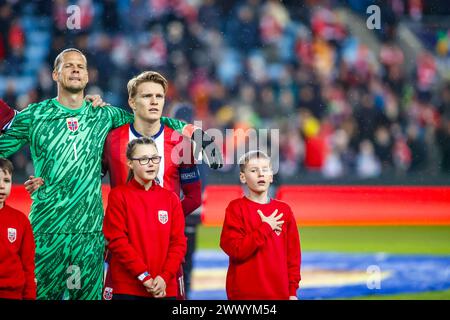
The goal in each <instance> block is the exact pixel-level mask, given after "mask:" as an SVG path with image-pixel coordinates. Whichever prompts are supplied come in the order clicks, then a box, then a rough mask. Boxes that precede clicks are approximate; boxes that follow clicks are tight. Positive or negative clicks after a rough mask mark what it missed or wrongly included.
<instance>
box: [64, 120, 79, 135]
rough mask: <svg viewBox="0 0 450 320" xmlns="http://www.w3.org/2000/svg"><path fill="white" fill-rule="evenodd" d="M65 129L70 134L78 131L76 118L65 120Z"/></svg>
mask: <svg viewBox="0 0 450 320" xmlns="http://www.w3.org/2000/svg"><path fill="white" fill-rule="evenodd" d="M66 124H67V129H69V131H71V132H77V130H78V119H77V118H67V119H66Z"/></svg>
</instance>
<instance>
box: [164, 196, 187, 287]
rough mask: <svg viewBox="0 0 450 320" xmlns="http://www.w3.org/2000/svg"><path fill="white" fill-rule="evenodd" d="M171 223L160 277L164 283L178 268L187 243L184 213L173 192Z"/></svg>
mask: <svg viewBox="0 0 450 320" xmlns="http://www.w3.org/2000/svg"><path fill="white" fill-rule="evenodd" d="M172 203H173V207H172V208H173V209H172V210H173V211H172V220H173V221H172V225H171V228H170V243H169V250H168V252H167V258H166V261H165V263H164V266H163V268H162V270H163V271H162V273H161V277H162V278H163V279H164V281H165V282H166V283H168V282H169V280H170V279H172V278H173V277H174V276H175V275H176V273H177V271H178V270H179V268H180V264H181V263H182V261H183V259H184V256H185V255H186V250H187V243H186V236H185V235H184V214H183V209H182V208H181V202H180V199H179V198H178V197H177V196H176V195H175V194H173V199H172Z"/></svg>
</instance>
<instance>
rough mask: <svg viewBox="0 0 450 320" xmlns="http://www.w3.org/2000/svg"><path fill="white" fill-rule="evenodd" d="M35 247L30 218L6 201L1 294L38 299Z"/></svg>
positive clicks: (0, 243)
mask: <svg viewBox="0 0 450 320" xmlns="http://www.w3.org/2000/svg"><path fill="white" fill-rule="evenodd" d="M34 251H35V244H34V237H33V231H32V229H31V225H30V222H29V221H28V218H27V217H26V216H25V214H23V213H22V212H20V211H18V210H16V209H13V208H11V207H10V206H8V205H6V204H5V205H4V206H3V208H2V209H0V298H6V299H28V300H34V299H36V282H35V280H34V279H35V276H34Z"/></svg>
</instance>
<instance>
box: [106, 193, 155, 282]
mask: <svg viewBox="0 0 450 320" xmlns="http://www.w3.org/2000/svg"><path fill="white" fill-rule="evenodd" d="M125 215H126V208H125V201H124V200H123V198H122V194H121V193H120V190H117V189H113V190H111V192H110V194H109V198H108V206H107V208H106V213H105V219H104V222H103V233H104V235H105V238H106V240H107V241H108V249H109V250H111V253H112V254H113V255H114V257H115V258H117V260H118V261H119V263H120V264H122V265H123V266H124V267H125V268H126V269H127V271H128V272H130V274H132V275H133V276H134V277H138V276H139V275H141V274H143V273H144V272H147V271H148V270H147V269H148V268H147V265H146V264H145V263H144V261H143V260H142V258H141V257H140V256H139V254H138V253H137V252H136V250H135V249H134V248H133V247H132V246H131V245H130V243H129V240H128V236H127V233H128V229H127V225H126V223H125Z"/></svg>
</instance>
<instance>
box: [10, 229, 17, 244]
mask: <svg viewBox="0 0 450 320" xmlns="http://www.w3.org/2000/svg"><path fill="white" fill-rule="evenodd" d="M16 239H17V229H14V228H8V240H9V242H11V243H13V242H15V241H16Z"/></svg>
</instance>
